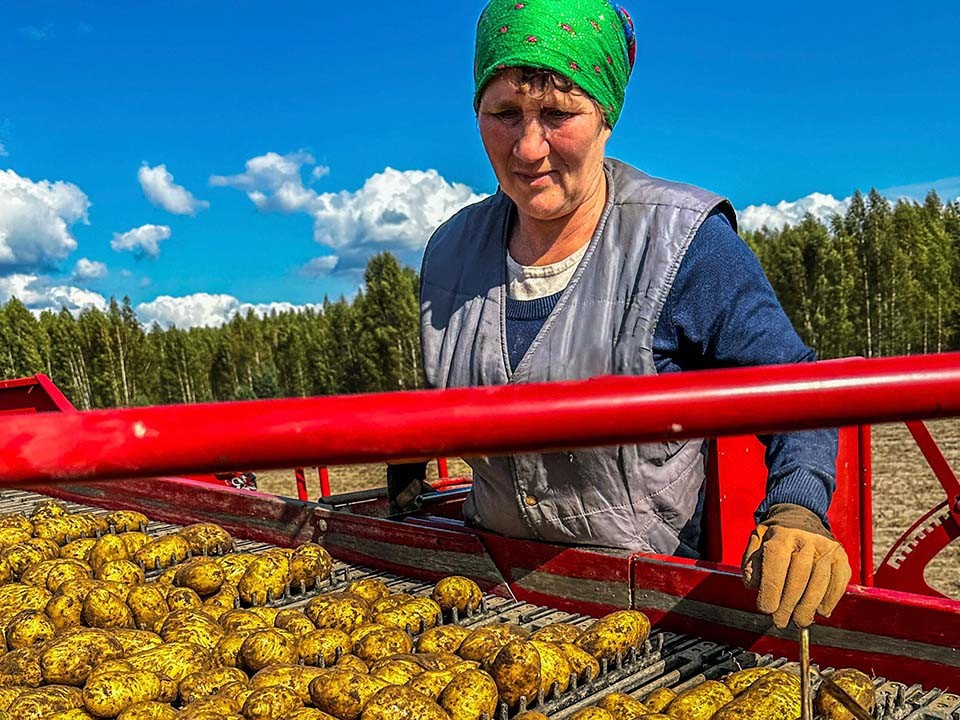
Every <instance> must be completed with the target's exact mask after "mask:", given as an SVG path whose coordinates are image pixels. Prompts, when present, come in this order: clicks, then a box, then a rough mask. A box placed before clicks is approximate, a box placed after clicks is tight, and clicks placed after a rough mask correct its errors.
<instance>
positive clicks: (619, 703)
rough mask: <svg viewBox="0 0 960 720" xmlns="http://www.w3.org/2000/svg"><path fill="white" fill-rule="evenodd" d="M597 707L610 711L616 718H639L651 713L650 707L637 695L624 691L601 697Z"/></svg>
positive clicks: (619, 719) (635, 719)
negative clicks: (636, 696)
mask: <svg viewBox="0 0 960 720" xmlns="http://www.w3.org/2000/svg"><path fill="white" fill-rule="evenodd" d="M597 707H598V708H601V709H603V710H606V711H607V712H609V713H610V714H611V715H613V717H614V718H615V720H639V718H645V717H647V715H648V714H649V713H650V709H649V708H648V707H647V706H646V705H644V704H643V703H642V702H640V701H639V700H637V699H636V698H635V697H631V696H630V695H624V694H623V693H609V694H607V695H604V696H603V697H602V698H600V701H599V702H598V703H597Z"/></svg>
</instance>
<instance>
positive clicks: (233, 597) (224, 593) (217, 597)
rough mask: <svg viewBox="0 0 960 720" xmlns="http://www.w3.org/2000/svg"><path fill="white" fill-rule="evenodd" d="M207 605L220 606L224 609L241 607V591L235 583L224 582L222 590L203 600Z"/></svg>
mask: <svg viewBox="0 0 960 720" xmlns="http://www.w3.org/2000/svg"><path fill="white" fill-rule="evenodd" d="M203 604H204V605H205V606H208V605H209V606H214V607H220V608H223V609H224V610H233V609H234V608H238V607H240V591H239V590H237V588H236V586H235V585H229V584H227V583H226V582H224V584H223V585H221V586H220V591H219V592H217V593H216V594H214V595H211V596H210V597H208V598H205V599H204V601H203Z"/></svg>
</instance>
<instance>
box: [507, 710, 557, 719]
mask: <svg viewBox="0 0 960 720" xmlns="http://www.w3.org/2000/svg"><path fill="white" fill-rule="evenodd" d="M513 720H550V719H549V718H548V717H547V716H546V715H544V714H543V713H542V712H538V711H536V710H526V711H524V712H522V713H520V714H519V715H514V716H513Z"/></svg>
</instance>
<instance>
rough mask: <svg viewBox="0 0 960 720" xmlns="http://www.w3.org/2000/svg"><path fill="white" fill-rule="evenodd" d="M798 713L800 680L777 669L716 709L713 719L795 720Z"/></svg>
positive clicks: (798, 715)
mask: <svg viewBox="0 0 960 720" xmlns="http://www.w3.org/2000/svg"><path fill="white" fill-rule="evenodd" d="M674 702H676V701H674ZM670 707H672V704H671V706H670ZM668 710H669V708H668ZM800 711H801V707H800V678H799V677H797V676H796V675H794V674H792V673H788V672H784V671H782V670H777V671H774V672H772V673H770V674H768V675H765V676H764V677H762V678H760V679H759V680H757V681H756V682H754V683H753V684H752V685H751V686H750V687H749V688H748V689H747V690H745V691H744V692H742V693H740V694H739V695H738V696H737V697H736V698H734V700H733V702H729V703H727V704H726V705H724V706H723V707H722V708H720V710H718V711H717V713H716V714H715V715H714V716H713V720H754V719H756V720H762V719H763V718H774V717H775V718H780V717H784V718H798V717H800Z"/></svg>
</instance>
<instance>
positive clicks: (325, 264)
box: [300, 255, 339, 278]
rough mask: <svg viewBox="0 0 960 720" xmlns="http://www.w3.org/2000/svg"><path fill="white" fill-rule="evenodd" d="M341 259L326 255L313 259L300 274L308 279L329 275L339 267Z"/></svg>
mask: <svg viewBox="0 0 960 720" xmlns="http://www.w3.org/2000/svg"><path fill="white" fill-rule="evenodd" d="M338 260H339V258H338V257H337V256H336V255H324V256H323V257H315V258H311V259H310V260H309V261H308V262H306V263H305V264H304V265H302V266H301V267H300V274H301V275H303V276H305V277H308V278H319V277H323V276H325V275H329V274H330V273H332V272H333V270H334V268H336V267H337V261H338Z"/></svg>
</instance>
